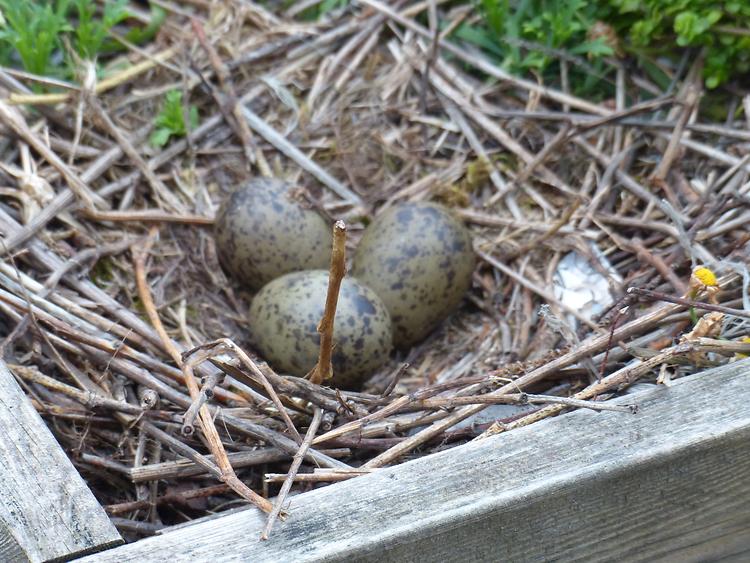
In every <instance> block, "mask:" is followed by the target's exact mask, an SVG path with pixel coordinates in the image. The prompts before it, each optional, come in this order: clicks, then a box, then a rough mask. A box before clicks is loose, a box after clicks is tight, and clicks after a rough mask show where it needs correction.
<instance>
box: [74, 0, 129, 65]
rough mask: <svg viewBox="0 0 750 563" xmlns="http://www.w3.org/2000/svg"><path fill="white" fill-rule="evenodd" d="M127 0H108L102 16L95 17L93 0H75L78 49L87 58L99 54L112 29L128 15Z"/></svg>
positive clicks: (92, 57) (93, 57)
mask: <svg viewBox="0 0 750 563" xmlns="http://www.w3.org/2000/svg"><path fill="white" fill-rule="evenodd" d="M126 4H127V0H117V1H116V2H107V3H105V4H104V9H103V13H102V16H101V18H95V17H94V16H95V14H96V4H94V3H93V2H92V1H91V0H75V6H76V10H77V11H78V25H77V26H76V30H75V35H76V50H77V51H78V54H79V55H81V56H82V57H83V58H85V59H90V60H93V59H95V58H96V56H97V55H98V54H99V52H100V51H101V49H102V45H103V44H104V40H105V39H106V38H107V33H108V32H109V30H110V29H112V28H113V27H114V26H116V25H117V24H118V23H120V22H121V21H123V20H124V19H125V18H127V17H128V13H127V11H126V10H125V6H126Z"/></svg>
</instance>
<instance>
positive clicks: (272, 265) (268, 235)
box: [214, 178, 333, 289]
mask: <svg viewBox="0 0 750 563" xmlns="http://www.w3.org/2000/svg"><path fill="white" fill-rule="evenodd" d="M293 191H294V186H292V185H291V184H288V183H286V182H283V181H281V180H275V179H271V178H256V179H254V180H251V181H250V182H248V183H247V184H245V185H244V186H243V187H241V188H239V189H238V190H236V191H235V192H233V193H232V194H231V195H230V196H229V197H228V198H227V200H226V201H225V202H224V204H223V205H222V206H221V209H220V210H219V213H218V214H217V216H216V223H215V227H214V233H215V237H216V248H217V252H218V255H219V261H220V262H221V265H222V267H223V268H224V269H225V271H226V272H227V273H228V274H230V275H231V276H232V277H234V278H235V279H236V280H237V281H239V282H241V283H242V284H243V285H245V286H246V287H248V288H249V289H259V288H261V287H263V286H264V285H265V284H266V283H268V282H269V281H271V280H273V279H275V278H277V277H279V276H281V275H283V274H286V273H288V272H296V271H299V270H310V269H316V268H327V267H328V264H329V262H330V259H331V245H332V243H333V235H332V234H331V228H330V227H329V226H328V223H327V221H326V220H325V219H324V218H323V217H322V216H321V215H320V214H318V213H317V212H315V211H314V210H312V209H306V208H305V207H304V206H303V205H302V204H301V203H300V202H299V201H297V200H295V199H294V197H293Z"/></svg>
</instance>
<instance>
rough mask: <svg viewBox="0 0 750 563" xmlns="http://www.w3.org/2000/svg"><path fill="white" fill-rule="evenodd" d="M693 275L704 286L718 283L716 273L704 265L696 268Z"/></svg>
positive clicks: (713, 285) (712, 285) (714, 285)
mask: <svg viewBox="0 0 750 563" xmlns="http://www.w3.org/2000/svg"><path fill="white" fill-rule="evenodd" d="M693 275H694V276H695V277H696V278H697V279H698V281H699V282H701V283H702V284H703V285H705V286H706V287H716V286H717V285H718V284H717V283H716V274H714V273H713V271H711V270H710V269H708V268H706V267H704V266H701V267H700V268H696V269H695V271H694V272H693Z"/></svg>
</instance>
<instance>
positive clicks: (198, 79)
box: [0, 1, 750, 539]
mask: <svg viewBox="0 0 750 563" xmlns="http://www.w3.org/2000/svg"><path fill="white" fill-rule="evenodd" d="M431 5H432V3H429V2H401V3H399V7H398V8H395V7H388V6H386V5H384V4H381V3H379V2H375V1H367V2H360V3H359V4H358V5H357V6H356V7H348V8H346V9H344V10H339V11H336V12H332V13H331V14H329V15H328V16H327V17H326V18H323V19H322V20H320V21H316V22H303V21H300V20H299V19H297V18H295V16H294V14H288V13H287V14H285V13H283V12H282V11H281V10H278V11H277V12H276V13H272V12H270V11H268V10H266V9H264V8H261V7H259V6H257V5H255V4H253V3H251V2H242V3H212V4H211V5H210V7H209V5H208V4H206V5H204V3H202V2H195V3H190V4H189V5H186V7H185V8H176V7H170V8H169V10H168V12H169V13H168V17H167V20H166V23H165V25H164V26H163V27H162V29H161V31H160V33H159V35H158V36H157V37H156V39H155V40H153V41H152V42H151V43H150V44H149V45H148V46H146V47H143V48H134V49H132V50H131V51H129V52H128V53H127V54H126V55H123V56H119V57H117V58H116V59H115V60H112V61H108V62H107V64H106V65H105V70H106V78H105V79H102V80H100V81H98V82H97V81H95V80H89V81H84V82H85V83H86V86H81V87H78V86H72V85H71V86H70V87H69V88H68V89H66V90H61V91H60V92H59V93H54V94H39V93H36V90H34V89H33V86H34V85H35V84H36V83H38V77H33V76H29V75H23V76H21V75H19V74H18V73H15V74H14V73H11V72H9V71H7V70H0V84H1V85H2V93H1V95H0V96H1V97H2V101H0V123H2V126H3V128H4V130H5V131H4V132H5V137H4V138H3V139H2V140H0V150H1V151H2V155H3V157H2V165H0V169H1V171H0V177H2V180H3V185H4V187H3V189H2V199H1V200H0V232H2V235H3V253H4V257H5V259H4V261H3V264H2V266H1V267H0V318H1V319H2V333H3V334H2V336H3V341H2V344H1V345H0V346H1V349H2V353H3V360H4V361H5V362H6V363H7V365H8V366H9V368H10V369H11V371H12V372H13V373H14V374H15V376H16V377H17V379H18V381H19V383H20V384H21V385H22V386H23V387H24V389H25V390H26V392H27V393H28V396H29V399H30V400H31V401H32V403H33V405H34V406H35V408H36V409H37V410H38V412H39V413H40V414H41V415H42V417H43V418H44V419H45V421H46V422H47V423H48V425H49V427H50V429H51V430H52V432H53V433H54V435H55V436H56V437H57V439H58V440H59V442H60V444H61V445H62V447H63V448H64V449H65V450H66V451H67V452H68V454H69V455H70V458H71V459H72V461H73V463H74V464H75V466H76V467H77V469H78V470H79V471H80V473H81V475H83V477H84V478H85V479H86V481H87V482H88V484H89V486H90V487H91V489H92V491H93V492H94V494H95V495H96V496H97V497H98V499H99V500H100V502H101V503H102V504H103V505H104V506H105V508H106V510H107V511H108V513H109V514H110V515H111V517H112V519H113V521H114V522H115V524H116V525H117V526H118V528H119V529H120V531H121V532H123V533H124V534H125V535H126V537H128V538H131V539H133V538H137V537H140V536H142V535H148V534H153V533H156V532H157V531H159V530H161V529H163V528H165V527H168V526H171V525H175V524H179V523H181V522H184V521H186V520H190V519H195V518H198V517H201V516H205V515H208V514H212V513H216V512H220V511H223V510H227V509H228V508H231V507H236V506H240V505H244V504H245V503H246V502H247V501H250V502H252V503H254V504H255V505H256V506H258V507H260V508H261V509H263V510H266V511H269V512H274V516H273V517H272V518H271V520H270V523H272V521H273V518H275V516H276V515H278V513H279V512H280V511H281V507H282V506H283V507H284V509H285V510H286V509H288V510H292V511H293V510H294V504H293V502H292V503H291V506H290V507H289V506H287V504H288V503H285V501H284V498H285V496H286V495H287V493H288V492H290V490H291V492H296V491H304V490H307V489H309V488H312V487H317V486H322V485H325V484H327V483H331V482H334V481H340V480H344V479H350V478H354V477H357V476H358V475H362V474H365V473H368V472H373V471H378V469H379V468H382V467H384V466H387V465H392V464H396V463H400V462H403V461H405V460H408V459H410V458H413V457H415V456H424V455H428V454H430V453H431V452H435V451H438V450H441V449H445V448H451V447H455V446H457V445H460V444H462V443H465V442H467V441H469V440H474V439H480V438H482V437H486V436H488V435H491V434H495V433H499V432H507V431H512V430H513V429H514V428H518V427H520V426H524V425H527V424H530V423H533V422H535V421H537V420H540V419H542V418H545V417H548V416H551V415H555V414H557V413H560V412H562V411H565V410H568V409H572V408H591V409H607V408H610V409H614V410H621V411H623V412H622V414H621V416H622V417H623V424H626V423H627V419H628V417H630V416H634V415H633V414H632V413H633V412H634V411H636V410H637V403H638V399H637V395H633V403H632V405H631V406H630V407H622V406H610V405H608V404H607V401H606V399H607V398H609V397H611V396H612V395H613V394H615V393H620V392H623V391H624V390H627V389H628V388H629V387H631V386H633V385H634V384H635V383H636V382H638V384H642V383H648V384H665V385H668V384H669V381H670V380H672V379H674V378H677V377H680V376H682V375H684V374H687V373H692V372H695V371H698V370H701V369H703V368H704V367H706V366H709V365H716V364H718V363H725V362H728V361H733V359H734V358H735V357H737V356H738V355H739V354H741V353H743V352H749V351H750V350H749V349H750V345H748V344H746V343H743V342H742V339H743V337H744V336H745V335H746V334H747V332H748V316H750V311H749V309H750V307H749V305H748V292H747V286H748V279H749V278H750V276H748V273H747V264H748V240H749V239H750V233H749V232H748V228H747V225H748V221H750V199H748V192H749V191H750V183H749V182H748V172H750V164H748V157H747V146H748V145H747V143H748V141H750V129H749V128H748V126H747V124H746V123H745V122H740V121H735V118H734V116H733V115H732V114H731V113H730V116H729V118H728V120H727V121H726V122H724V123H721V124H719V123H714V122H710V121H706V120H704V119H702V118H703V115H702V113H701V107H700V104H699V99H700V95H699V94H700V93H701V83H700V80H699V79H696V76H697V73H696V72H694V71H693V70H694V69H692V68H690V67H689V65H688V67H687V68H684V69H677V70H674V72H673V73H672V78H673V81H672V86H671V87H670V89H669V90H668V91H664V90H662V89H661V88H659V87H657V86H656V85H655V84H653V83H651V82H650V81H649V79H648V77H647V76H645V75H643V74H641V73H639V72H638V69H634V68H626V67H625V66H624V65H622V63H621V62H620V61H618V60H612V61H609V64H611V65H612V66H613V68H615V69H616V71H617V73H618V76H619V79H618V80H617V82H616V84H615V85H614V86H613V87H614V91H615V96H614V99H613V100H612V101H611V102H610V101H606V102H601V103H599V102H594V101H590V100H586V99H582V98H580V97H577V96H576V95H574V94H571V93H570V92H568V91H566V90H565V89H555V88H552V87H549V86H547V85H545V84H542V83H540V82H538V81H529V80H525V79H521V78H517V77H515V76H512V75H509V74H508V73H507V72H506V71H505V70H503V69H502V68H500V67H499V66H497V64H495V63H494V62H493V61H492V60H490V59H488V58H487V57H486V56H485V55H483V54H482V53H479V52H477V51H475V50H473V49H472V48H471V47H469V46H468V45H466V44H462V43H460V42H455V41H453V40H449V39H447V38H446V37H445V36H444V35H441V34H438V33H437V31H436V30H434V29H433V30H431V29H429V28H427V27H425V26H424V25H423V24H422V23H420V22H423V21H425V12H426V10H428V8H429V7H430V6H431ZM440 9H441V12H440V16H441V19H442V20H444V21H446V22H451V21H452V19H453V18H459V17H464V16H465V14H463V13H459V12H456V13H454V12H452V11H451V10H450V8H448V7H445V8H444V9H443V8H442V7H441V8H440ZM171 90H176V91H179V92H182V102H181V103H182V105H183V109H184V112H185V114H188V113H190V111H191V110H190V109H189V108H190V107H191V106H194V107H196V108H197V112H198V121H197V123H193V124H190V123H189V122H190V120H189V119H188V120H186V122H188V127H187V131H186V132H185V133H186V135H185V136H183V137H179V136H177V137H175V138H172V139H171V140H170V141H169V142H168V143H166V144H165V145H164V146H162V147H159V148H156V147H155V146H154V144H153V143H150V142H149V138H150V136H151V135H152V133H153V129H154V126H155V125H154V124H155V122H157V119H156V116H157V115H158V114H159V113H160V111H162V99H163V95H164V93H165V92H167V91H171ZM626 100H630V102H629V103H627V104H626ZM745 102H747V99H745ZM252 176H273V177H278V178H284V179H286V180H288V181H290V182H292V183H294V184H296V185H298V186H300V187H302V188H304V189H305V190H306V191H307V195H308V197H309V199H310V201H311V202H312V203H313V205H314V206H316V207H317V208H318V209H320V210H322V211H324V212H325V213H326V214H328V215H329V216H330V217H331V218H333V219H337V220H343V221H344V222H345V223H346V225H347V230H348V238H347V242H346V244H347V249H349V250H351V249H353V248H354V247H355V246H356V243H357V240H358V239H359V237H360V236H361V232H362V230H363V228H364V226H365V224H366V223H367V222H368V221H369V219H370V218H372V217H374V216H375V215H377V214H378V212H379V210H381V209H383V208H385V207H389V206H391V205H393V204H395V203H398V202H403V201H421V200H431V201H439V202H441V203H443V204H444V205H446V206H448V207H450V208H452V209H453V210H454V212H455V213H456V214H457V215H458V216H460V217H461V218H462V219H463V220H464V221H465V222H466V224H467V225H468V226H469V228H470V229H471V231H472V234H473V238H474V246H475V251H476V254H477V257H478V260H477V266H476V270H475V272H474V274H473V287H472V289H471V291H470V293H469V294H468V295H467V296H466V298H465V300H464V303H463V304H462V306H461V308H460V310H458V311H457V312H456V313H455V314H454V315H453V316H451V317H450V318H449V319H448V320H447V321H446V322H444V323H443V324H442V325H441V326H440V327H439V328H438V329H437V330H435V331H434V332H433V333H432V335H431V336H430V337H429V338H428V339H427V340H426V341H424V342H422V343H420V344H419V345H418V346H416V347H414V348H413V349H411V350H408V351H405V352H399V353H394V354H393V355H392V357H391V358H390V359H389V361H388V363H387V364H386V366H385V367H384V368H383V369H381V370H380V371H379V372H378V373H376V374H374V375H373V376H372V377H371V378H370V379H369V380H368V381H367V382H366V383H365V385H364V388H363V389H362V390H361V391H360V392H351V391H343V390H339V389H335V388H330V387H328V386H326V384H325V382H323V383H322V384H316V383H313V382H311V381H307V380H305V379H301V378H294V377H290V376H286V375H284V374H281V373H275V372H274V371H273V370H272V368H271V367H269V366H268V365H266V364H265V363H264V361H263V358H261V357H259V356H258V355H257V354H256V352H255V350H254V349H253V347H252V345H251V343H250V342H248V338H247V320H246V311H247V310H248V305H249V300H250V299H251V298H252V294H250V293H249V292H247V291H246V290H244V289H243V288H242V287H241V286H240V285H239V284H238V283H236V282H235V281H234V280H231V279H228V278H227V277H226V276H225V275H224V274H223V273H222V270H221V268H220V267H219V264H218V260H217V257H216V249H215V245H214V240H213V237H212V230H211V224H212V221H213V216H214V213H215V211H216V209H217V207H218V204H219V203H220V202H221V200H222V199H223V198H224V197H225V196H226V194H228V193H229V192H230V191H231V190H232V189H233V187H235V186H237V185H239V184H241V183H243V182H244V181H245V180H247V179H248V178H250V177H252ZM571 257H575V260H573V262H576V261H577V262H578V263H580V264H583V266H580V265H579V266H571ZM701 266H702V267H705V268H706V269H700V268H699V267H701ZM566 268H567V273H568V274H569V275H572V277H573V279H574V281H575V280H576V279H577V281H578V282H580V284H579V285H581V286H582V287H583V288H584V290H583V295H584V299H583V300H582V301H580V302H577V301H575V299H573V300H571V294H570V293H569V292H566V291H565V290H564V289H563V288H561V285H560V284H561V282H560V279H561V276H562V274H563V273H564V270H565V269H566ZM696 268H698V269H697V270H696ZM562 277H564V276H562ZM556 280H557V281H556ZM593 286H598V287H600V288H604V294H603V295H606V298H602V297H601V295H602V294H601V293H597V294H596V295H597V297H596V298H595V299H594V298H592V297H591V296H590V295H589V296H588V297H586V296H587V295H588V294H586V288H587V287H589V288H590V287H593ZM568 289H570V288H568ZM573 295H578V297H580V296H581V290H580V288H579V290H578V291H577V293H576V291H573ZM592 301H597V303H592ZM584 305H585V306H584ZM592 305H598V306H599V307H598V310H596V309H592V308H591V307H590V306H592ZM635 416H637V414H636V415H635ZM290 487H291V489H290ZM280 491H281V494H279V493H280ZM274 497H276V498H275V500H274ZM268 529H269V530H270V524H269V528H268Z"/></svg>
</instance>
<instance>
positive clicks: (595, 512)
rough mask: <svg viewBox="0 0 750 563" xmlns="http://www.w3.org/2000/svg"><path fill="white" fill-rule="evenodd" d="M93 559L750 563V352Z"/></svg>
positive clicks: (140, 542)
mask: <svg viewBox="0 0 750 563" xmlns="http://www.w3.org/2000/svg"><path fill="white" fill-rule="evenodd" d="M617 402H620V403H625V402H636V403H637V404H638V405H639V408H640V410H639V413H638V414H635V415H632V414H624V413H619V412H602V413H595V412H592V411H578V412H574V413H570V414H566V415H563V416H560V417H558V418H555V419H549V420H546V421H542V422H540V423H537V424H535V425H532V426H530V427H527V428H521V429H519V430H515V431H513V432H509V433H507V434H500V435H498V436H495V437H493V438H490V439H487V440H484V441H481V442H474V443H470V444H467V445H464V446H460V447H457V448H455V449H451V450H448V451H445V452H442V453H439V454H435V455H432V456H428V457H424V458H421V459H417V460H414V461H411V462H408V463H405V464H403V465H400V466H396V467H393V468H386V469H383V470H381V471H379V472H378V473H375V474H372V475H368V476H365V477H360V478H358V479H356V480H353V481H347V482H343V483H339V484H336V485H332V486H329V487H325V488H322V489H317V490H315V491H312V492H309V493H305V494H302V495H299V496H296V497H294V498H293V499H292V504H291V507H290V511H291V514H290V517H289V519H288V520H287V521H286V522H284V523H278V524H277V527H276V528H275V530H274V533H273V535H272V536H271V539H270V540H268V541H267V542H260V541H259V540H258V537H259V535H260V532H261V530H262V528H263V525H264V521H265V518H264V516H263V515H261V514H260V513H259V512H258V511H256V510H247V511H242V512H239V513H235V514H231V515H228V516H225V517H222V518H215V519H211V520H208V521H206V522H202V523H198V524H194V525H188V526H183V527H180V528H179V529H177V530H174V531H171V532H167V533H165V534H163V535H161V536H157V537H153V538H148V539H144V540H142V541H139V542H137V543H134V544H130V545H126V546H122V547H118V548H115V549H112V550H110V551H107V552H105V553H99V554H96V555H93V556H89V557H87V558H84V561H102V562H104V561H112V562H118V563H119V562H125V561H138V562H140V561H156V560H159V561H162V560H167V559H169V560H170V561H211V562H212V563H215V562H219V561H254V562H258V561H343V560H346V561H352V560H362V561H381V562H382V561H441V562H446V561H462V562H468V561H557V560H559V561H572V560H587V561H646V560H649V561H654V560H663V561H667V560H669V561H709V560H719V559H721V560H724V561H747V560H750V360H745V361H742V362H737V363H734V364H730V365H727V366H724V367H721V368H718V369H714V370H710V371H707V372H704V373H701V374H697V375H694V376H691V377H688V378H685V379H682V380H679V381H677V382H676V383H675V384H674V385H673V386H672V387H670V388H663V387H662V388H658V389H654V390H653V391H646V392H644V393H640V394H637V395H632V396H627V397H623V398H621V399H618V400H617Z"/></svg>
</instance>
